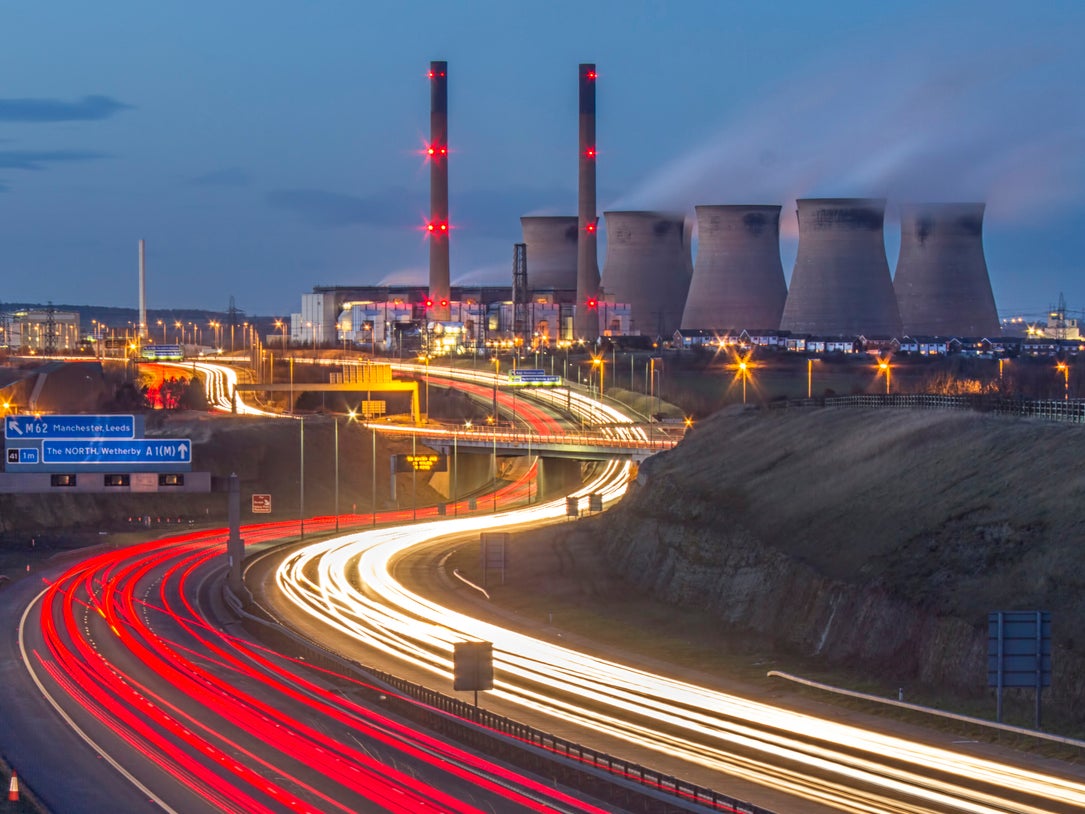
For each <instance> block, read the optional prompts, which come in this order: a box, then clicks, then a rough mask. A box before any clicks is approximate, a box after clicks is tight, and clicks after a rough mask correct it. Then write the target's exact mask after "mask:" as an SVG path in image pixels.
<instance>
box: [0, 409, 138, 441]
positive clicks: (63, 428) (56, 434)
mask: <svg viewBox="0 0 1085 814" xmlns="http://www.w3.org/2000/svg"><path fill="white" fill-rule="evenodd" d="M136 434H137V433H136V417H135V416H134V415H43V416H34V415H12V416H8V417H7V418H5V419H4V438H5V439H6V440H8V441H19V440H29V439H38V438H72V439H75V438H135V437H136Z"/></svg>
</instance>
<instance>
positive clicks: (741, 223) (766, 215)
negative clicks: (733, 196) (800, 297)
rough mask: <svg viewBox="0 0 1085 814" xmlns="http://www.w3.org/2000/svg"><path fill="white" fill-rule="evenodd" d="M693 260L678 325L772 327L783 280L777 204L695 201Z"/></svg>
mask: <svg viewBox="0 0 1085 814" xmlns="http://www.w3.org/2000/svg"><path fill="white" fill-rule="evenodd" d="M696 212H697V259H696V261H695V262H694V264H693V279H692V281H691V282H690V287H689V296H688V297H687V299H686V305H685V310H684V311H683V313H682V328H685V329H697V328H712V329H720V330H728V331H735V332H737V331H740V330H743V329H760V328H772V329H776V328H778V327H779V325H780V317H781V316H782V314H783V310H784V302H785V300H786V299H787V282H786V281H785V280H784V267H783V264H782V263H781V262H780V207H779V206H754V205H732V206H698V207H696Z"/></svg>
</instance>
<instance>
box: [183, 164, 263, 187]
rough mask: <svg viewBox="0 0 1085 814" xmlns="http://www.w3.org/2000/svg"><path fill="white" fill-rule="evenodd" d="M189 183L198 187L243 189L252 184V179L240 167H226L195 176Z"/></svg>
mask: <svg viewBox="0 0 1085 814" xmlns="http://www.w3.org/2000/svg"><path fill="white" fill-rule="evenodd" d="M189 183H190V184H193V185H194V186H198V187H245V186H248V185H249V184H251V183H252V177H251V176H250V175H249V174H248V173H247V172H245V170H243V169H241V168H240V167H227V168H226V169H222V170H212V171H211V172H205V173H204V174H203V175H197V176H196V177H195V178H193V179H191V180H190V181H189Z"/></svg>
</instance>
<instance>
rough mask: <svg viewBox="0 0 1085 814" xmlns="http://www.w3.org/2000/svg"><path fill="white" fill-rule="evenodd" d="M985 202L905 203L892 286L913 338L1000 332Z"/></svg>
mask: <svg viewBox="0 0 1085 814" xmlns="http://www.w3.org/2000/svg"><path fill="white" fill-rule="evenodd" d="M983 210H984V204H982V203H935V204H932V203H928V204H903V205H901V208H900V256H899V258H898V260H897V273H896V276H895V277H894V278H893V288H894V290H895V291H896V294H897V305H899V306H900V318H901V322H903V324H904V332H905V333H906V334H908V335H909V336H944V337H968V338H979V337H991V336H998V335H999V333H1000V328H999V322H998V309H997V308H996V307H995V297H994V293H993V292H992V291H991V280H990V277H989V276H988V274H987V261H986V260H985V259H984V256H983Z"/></svg>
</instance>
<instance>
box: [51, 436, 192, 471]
mask: <svg viewBox="0 0 1085 814" xmlns="http://www.w3.org/2000/svg"><path fill="white" fill-rule="evenodd" d="M41 457H42V463H44V464H64V465H74V466H81V465H88V464H89V465H99V464H191V463H192V442H191V441H190V440H189V439H187V438H130V439H127V440H113V439H100V438H96V439H91V440H73V441H57V440H48V439H47V440H45V441H42V444H41Z"/></svg>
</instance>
